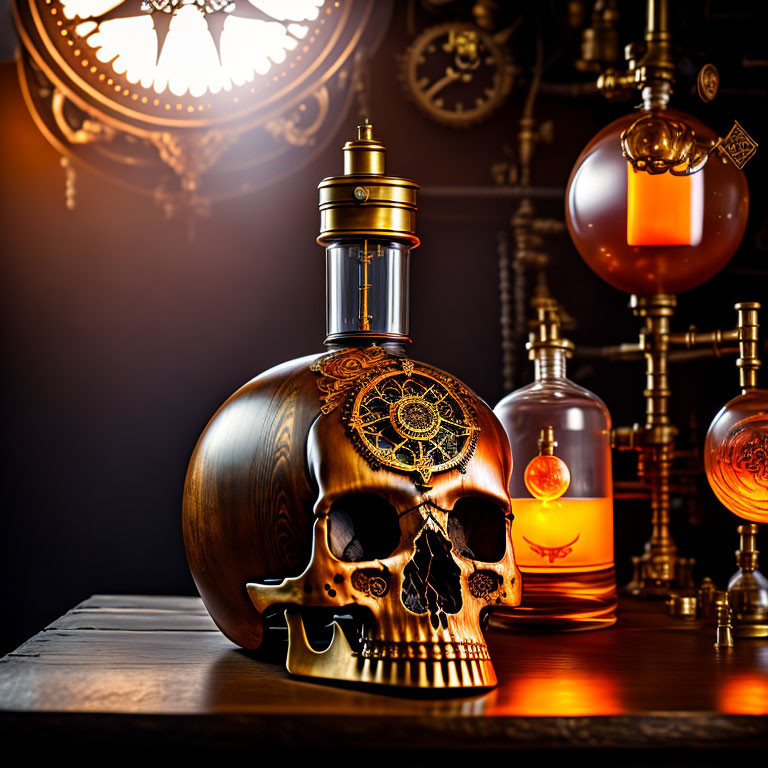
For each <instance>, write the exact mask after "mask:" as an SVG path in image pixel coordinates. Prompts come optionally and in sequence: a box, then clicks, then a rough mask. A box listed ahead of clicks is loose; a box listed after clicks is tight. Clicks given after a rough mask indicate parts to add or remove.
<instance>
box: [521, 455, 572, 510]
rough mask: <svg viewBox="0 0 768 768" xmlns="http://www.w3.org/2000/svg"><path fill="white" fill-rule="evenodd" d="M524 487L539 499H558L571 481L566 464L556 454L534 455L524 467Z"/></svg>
mask: <svg viewBox="0 0 768 768" xmlns="http://www.w3.org/2000/svg"><path fill="white" fill-rule="evenodd" d="M523 480H524V481H525V487H526V488H527V489H528V491H529V492H530V494H531V496H533V497H534V498H536V499H539V501H554V500H555V499H559V498H560V497H561V496H562V495H563V494H564V493H565V492H566V491H567V490H568V486H569V485H570V483H571V473H570V470H569V469H568V465H567V464H566V463H565V462H564V461H563V460H562V459H560V458H558V457H557V456H534V457H533V459H531V462H530V463H529V464H528V466H527V467H526V468H525V473H524V475H523Z"/></svg>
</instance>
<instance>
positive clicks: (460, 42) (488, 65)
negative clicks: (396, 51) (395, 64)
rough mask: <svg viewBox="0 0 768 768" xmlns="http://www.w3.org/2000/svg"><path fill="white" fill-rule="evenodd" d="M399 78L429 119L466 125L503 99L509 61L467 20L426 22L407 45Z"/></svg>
mask: <svg viewBox="0 0 768 768" xmlns="http://www.w3.org/2000/svg"><path fill="white" fill-rule="evenodd" d="M402 78H403V82H404V85H405V88H406V90H407V92H408V94H409V95H410V96H411V98H412V99H413V101H414V102H415V103H416V106H417V107H418V108H419V109H421V110H422V111H423V112H425V113H426V114H427V115H428V116H429V117H431V118H432V119H433V120H436V121H437V122H439V123H443V124H444V125H450V126H453V127H456V128H465V127H469V126H471V125H474V124H475V123H478V122H480V121H482V120H485V119H486V118H487V117H489V116H490V115H491V114H493V112H495V111H496V110H497V109H498V108H499V107H500V106H502V104H503V103H504V102H505V100H506V98H507V96H508V95H509V92H510V90H511V88H512V79H513V67H512V64H511V61H510V59H509V55H508V53H507V52H506V50H505V49H504V47H503V46H502V45H501V44H499V43H498V42H496V40H495V39H494V37H493V36H492V35H491V34H489V33H487V32H485V31H484V30H482V29H480V28H479V27H476V26H474V25H473V24H468V23H465V22H448V23H447V24H440V25H438V26H436V27H430V28H429V29H427V30H426V31H425V32H423V33H422V34H421V35H420V36H419V37H418V38H417V39H416V41H415V42H414V43H413V45H412V46H411V47H410V48H409V49H408V51H407V52H406V54H405V57H404V59H403V71H402Z"/></svg>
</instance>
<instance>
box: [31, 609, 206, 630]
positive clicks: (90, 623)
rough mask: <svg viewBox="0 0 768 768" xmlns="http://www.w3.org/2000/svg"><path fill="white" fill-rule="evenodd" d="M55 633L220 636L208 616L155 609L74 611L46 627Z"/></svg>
mask: <svg viewBox="0 0 768 768" xmlns="http://www.w3.org/2000/svg"><path fill="white" fill-rule="evenodd" d="M52 629H80V630H87V629H90V630H123V631H130V632H152V631H154V632H178V631H187V632H195V631H197V632H218V631H219V630H218V628H217V627H216V625H215V624H214V623H213V619H212V618H211V617H210V616H209V615H208V614H207V613H186V612H180V611H169V610H156V609H153V608H143V609H135V608H102V609H96V610H80V609H75V610H73V611H70V612H69V613H66V614H64V616H62V617H60V618H58V619H56V621H54V622H52V623H51V624H49V625H48V626H47V627H46V630H52Z"/></svg>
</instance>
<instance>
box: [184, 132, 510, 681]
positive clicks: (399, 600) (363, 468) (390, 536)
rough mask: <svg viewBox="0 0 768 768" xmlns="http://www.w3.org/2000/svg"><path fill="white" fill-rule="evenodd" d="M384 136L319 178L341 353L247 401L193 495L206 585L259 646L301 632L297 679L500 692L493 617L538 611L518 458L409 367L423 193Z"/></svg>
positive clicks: (203, 589) (449, 385) (222, 432)
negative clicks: (525, 582)
mask: <svg viewBox="0 0 768 768" xmlns="http://www.w3.org/2000/svg"><path fill="white" fill-rule="evenodd" d="M384 158H385V147H384V146H383V145H382V144H380V143H379V142H377V141H375V140H374V139H373V137H372V129H371V126H370V125H367V124H366V125H364V126H361V127H360V128H359V129H358V138H357V139H356V140H354V141H349V142H347V143H346V145H345V147H344V174H343V175H341V176H336V177H331V178H327V179H325V180H323V181H322V182H321V184H320V187H319V190H320V211H321V234H320V237H319V238H318V242H320V243H321V244H322V245H324V246H325V247H326V262H327V301H328V306H327V330H328V335H327V338H326V341H325V344H326V346H327V347H328V351H327V352H326V353H324V354H319V355H313V356H310V357H305V358H301V359H299V360H292V361H290V362H287V363H284V364H282V365H279V366H277V367H276V368H273V369H271V370H269V371H267V372H265V373H263V374H261V375H260V376H257V377H256V378H255V379H253V380H252V381H250V382H249V383H247V384H246V385H245V386H243V387H242V388H241V389H240V390H238V391H237V392H235V394H234V395H232V397H230V399H229V400H227V402H226V403H224V405H223V406H222V407H221V408H220V409H219V411H218V412H217V413H216V414H215V415H214V417H213V418H212V419H211V421H210V423H209V424H208V426H207V427H206V429H205V431H204V432H203V434H202V436H201V437H200V440H199V442H198V444H197V447H196V448H195V451H194V454H193V456H192V459H191V461H190V465H189V470H188V474H187V481H186V486H185V491H184V538H185V544H186V548H187V555H188V559H189V563H190V568H191V570H192V575H193V576H194V578H195V582H196V583H197V586H198V588H199V590H200V594H201V595H202V598H203V601H204V603H205V605H206V607H207V608H208V610H209V612H210V614H211V616H212V617H213V619H214V621H215V622H216V624H217V625H218V626H219V627H220V628H221V630H222V631H223V632H224V633H225V634H226V635H227V636H228V637H229V638H230V639H232V640H233V641H234V642H235V643H237V644H239V645H241V646H243V647H245V648H259V647H260V646H262V645H263V644H264V643H265V642H266V641H267V638H268V637H285V634H286V633H287V636H288V649H287V654H286V666H287V668H288V670H289V671H290V672H292V673H295V674H299V675H307V676H314V677H323V678H331V679H337V680H347V681H355V682H364V683H380V684H385V685H397V686H413V687H425V688H431V687H433V688H460V687H470V688H472V687H474V688H479V687H488V686H492V685H494V684H495V682H496V675H495V672H494V670H493V666H492V664H491V660H490V657H489V654H488V649H487V646H486V644H485V641H484V639H483V635H482V632H481V628H480V627H481V614H482V613H483V612H484V611H485V610H487V609H491V608H493V607H495V606H515V605H518V604H519V602H520V596H521V583H520V574H519V571H518V569H517V567H516V566H515V562H514V555H513V550H512V540H511V523H512V512H511V507H510V497H509V491H508V487H509V476H510V472H511V464H512V460H511V456H510V451H509V444H508V441H507V437H506V434H505V432H504V429H503V428H502V426H501V424H500V423H499V422H498V421H497V419H496V417H495V416H494V415H493V413H492V411H491V410H490V408H489V407H488V406H487V405H486V404H485V403H484V402H483V401H482V400H481V399H480V398H478V397H477V396H476V395H475V394H473V393H472V392H471V391H470V390H469V389H468V388H467V387H465V386H464V385H463V384H461V383H460V382H459V381H457V380H456V379H455V378H453V377H452V376H450V375H449V374H447V373H445V372H443V371H441V370H439V369H437V368H434V367H433V366H430V365H425V364H423V363H419V362H416V361H413V360H411V359H410V358H409V357H408V356H407V354H406V352H405V348H406V344H407V343H408V342H409V339H408V308H407V299H408V266H409V258H410V251H411V248H413V247H415V246H416V245H418V243H419V241H418V239H417V238H416V236H415V213H416V193H417V190H418V187H417V185H416V184H414V183H413V182H412V181H409V180H407V179H403V178H399V177H394V176H388V175H386V174H385V168H384Z"/></svg>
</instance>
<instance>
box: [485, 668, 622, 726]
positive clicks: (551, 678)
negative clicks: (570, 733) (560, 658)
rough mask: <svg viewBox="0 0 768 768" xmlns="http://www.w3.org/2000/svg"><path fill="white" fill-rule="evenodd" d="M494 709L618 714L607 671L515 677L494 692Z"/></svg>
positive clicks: (614, 687) (612, 682) (615, 689)
mask: <svg viewBox="0 0 768 768" xmlns="http://www.w3.org/2000/svg"><path fill="white" fill-rule="evenodd" d="M494 712H498V713H500V714H505V715H518V716H523V717H525V716H528V717H584V716H588V715H620V714H622V713H623V712H624V707H622V705H621V699H620V696H619V689H618V686H617V684H616V681H615V680H614V679H613V678H612V677H608V676H607V675H598V674H594V673H589V674H587V673H584V672H567V671H566V672H558V673H551V674H542V675H525V676H521V677H515V678H514V679H512V680H511V681H510V683H509V685H508V686H504V687H503V688H502V689H501V690H500V691H499V694H498V703H497V706H495V707H494Z"/></svg>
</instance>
